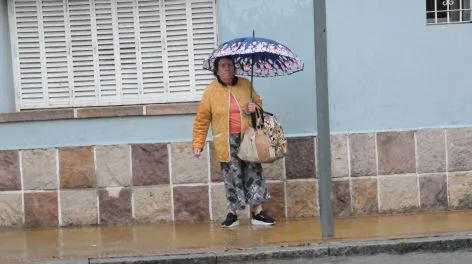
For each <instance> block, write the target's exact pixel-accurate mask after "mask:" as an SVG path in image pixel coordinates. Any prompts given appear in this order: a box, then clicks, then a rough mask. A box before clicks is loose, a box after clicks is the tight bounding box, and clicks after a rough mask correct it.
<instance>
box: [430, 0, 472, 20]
mask: <svg viewBox="0 0 472 264" xmlns="http://www.w3.org/2000/svg"><path fill="white" fill-rule="evenodd" d="M471 2H472V0H426V23H427V24H456V23H472V16H471V13H472V9H471Z"/></svg>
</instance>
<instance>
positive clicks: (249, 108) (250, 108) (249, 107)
mask: <svg viewBox="0 0 472 264" xmlns="http://www.w3.org/2000/svg"><path fill="white" fill-rule="evenodd" d="M247 111H249V113H254V112H256V104H255V103H249V104H247Z"/></svg>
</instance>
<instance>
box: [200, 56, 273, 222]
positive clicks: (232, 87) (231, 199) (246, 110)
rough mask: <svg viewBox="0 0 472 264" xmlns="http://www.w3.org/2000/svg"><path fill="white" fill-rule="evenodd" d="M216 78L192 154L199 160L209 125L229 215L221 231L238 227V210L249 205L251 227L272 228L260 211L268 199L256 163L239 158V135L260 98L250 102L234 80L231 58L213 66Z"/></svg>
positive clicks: (243, 84)
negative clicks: (225, 228) (223, 184)
mask: <svg viewBox="0 0 472 264" xmlns="http://www.w3.org/2000/svg"><path fill="white" fill-rule="evenodd" d="M214 66H215V67H214V72H213V74H214V75H215V77H216V80H214V81H213V82H212V83H211V84H210V85H208V86H207V87H206V89H205V91H204V93H203V97H202V100H201V103H200V107H199V110H198V113H197V116H196V118H195V124H194V127H193V143H192V145H193V154H194V156H195V157H196V158H199V157H200V154H201V153H202V151H203V147H204V145H205V141H206V137H207V133H208V128H209V126H210V124H211V128H212V133H213V140H214V144H215V150H216V154H217V157H218V159H219V161H220V163H221V171H222V175H223V178H224V183H225V188H226V197H227V200H228V204H229V212H228V215H227V216H226V219H225V220H224V221H223V223H221V226H222V227H233V226H238V225H239V221H238V216H237V211H238V210H245V209H246V205H247V204H249V205H252V218H251V223H252V224H253V225H273V224H275V221H274V219H273V218H272V217H270V216H269V215H267V213H266V212H264V211H263V210H262V203H263V202H265V201H267V200H268V199H269V197H270V195H269V193H268V191H267V184H266V182H265V180H264V178H263V177H262V166H261V164H259V163H248V162H245V161H242V160H240V159H239V158H238V155H237V152H238V149H239V145H240V144H241V135H243V134H244V132H245V131H246V129H247V128H248V127H249V125H250V119H251V115H250V114H251V113H253V112H255V110H256V107H257V106H256V104H257V105H259V106H262V101H261V99H260V97H259V95H258V94H257V93H256V92H255V91H253V92H252V96H253V100H254V102H255V103H252V102H250V97H251V83H250V82H249V81H248V80H247V79H245V78H241V77H236V76H235V74H236V66H235V63H234V60H233V58H232V57H220V58H217V59H216V60H215V62H214Z"/></svg>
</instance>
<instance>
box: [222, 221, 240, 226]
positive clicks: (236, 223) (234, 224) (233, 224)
mask: <svg viewBox="0 0 472 264" xmlns="http://www.w3.org/2000/svg"><path fill="white" fill-rule="evenodd" d="M235 226H239V220H236V221H235V222H234V223H232V224H231V225H229V226H225V225H221V227H223V228H230V227H235Z"/></svg>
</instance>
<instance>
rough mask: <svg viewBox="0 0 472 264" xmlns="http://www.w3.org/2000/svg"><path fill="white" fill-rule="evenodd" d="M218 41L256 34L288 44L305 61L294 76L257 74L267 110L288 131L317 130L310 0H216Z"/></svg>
mask: <svg viewBox="0 0 472 264" xmlns="http://www.w3.org/2000/svg"><path fill="white" fill-rule="evenodd" d="M218 3H219V10H218V11H219V17H220V20H219V40H220V41H221V42H224V41H227V40H229V39H232V38H236V37H239V36H251V35H252V29H254V30H255V32H256V36H259V37H266V38H270V39H274V40H277V41H279V42H281V43H283V44H285V45H287V46H288V47H289V48H290V49H291V50H292V51H293V52H295V53H296V54H297V55H298V56H299V57H300V58H301V59H302V60H303V61H304V63H305V69H304V70H303V71H302V72H298V73H295V74H293V75H290V76H282V77H274V78H255V79H254V86H255V88H256V90H257V91H258V93H259V94H260V95H261V97H262V99H263V100H264V105H265V106H264V108H265V110H266V111H269V112H273V113H274V114H277V115H278V116H279V118H280V119H281V121H282V124H283V125H284V131H285V132H286V133H289V134H302V135H303V134H313V133H314V132H315V130H316V106H315V55H314V24H313V23H314V17H313V3H312V1H311V0H270V1H269V0H238V1H234V0H218Z"/></svg>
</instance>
